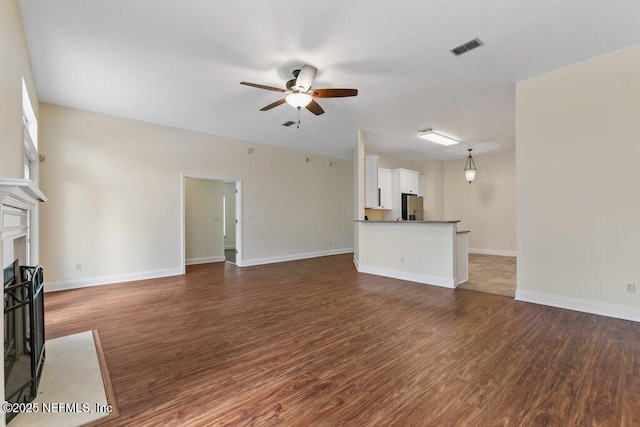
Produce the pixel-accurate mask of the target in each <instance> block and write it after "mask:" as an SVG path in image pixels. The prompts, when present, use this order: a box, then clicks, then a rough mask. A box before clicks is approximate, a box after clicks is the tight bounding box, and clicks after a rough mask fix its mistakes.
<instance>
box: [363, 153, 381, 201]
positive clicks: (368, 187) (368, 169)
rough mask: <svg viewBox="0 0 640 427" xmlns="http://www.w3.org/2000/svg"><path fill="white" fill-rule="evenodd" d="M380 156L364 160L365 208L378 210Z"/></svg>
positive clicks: (366, 157) (367, 157)
mask: <svg viewBox="0 0 640 427" xmlns="http://www.w3.org/2000/svg"><path fill="white" fill-rule="evenodd" d="M378 188H380V187H378V156H365V158H364V207H365V208H377V207H378V206H380V200H378Z"/></svg>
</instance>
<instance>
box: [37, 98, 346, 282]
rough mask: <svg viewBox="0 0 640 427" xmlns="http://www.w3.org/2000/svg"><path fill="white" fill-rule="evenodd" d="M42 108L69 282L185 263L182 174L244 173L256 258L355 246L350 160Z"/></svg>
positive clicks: (58, 249) (169, 270)
mask: <svg viewBox="0 0 640 427" xmlns="http://www.w3.org/2000/svg"><path fill="white" fill-rule="evenodd" d="M40 115H41V117H40V145H41V152H43V153H44V154H45V155H46V156H47V159H46V161H45V162H42V164H41V186H42V188H43V191H44V192H45V194H47V196H48V197H49V202H48V203H46V204H44V205H43V206H42V207H43V209H42V212H41V223H42V230H41V234H42V245H41V262H42V264H44V266H45V268H46V271H47V278H48V280H49V281H53V282H61V283H59V286H61V287H62V286H81V285H88V284H93V283H97V282H108V281H113V280H116V281H119V280H128V279H130V278H132V277H148V276H152V275H155V276H158V275H163V274H164V275H168V274H176V272H180V271H181V261H182V248H181V245H182V243H181V242H182V239H181V214H182V213H181V212H182V206H181V204H182V202H181V197H182V196H181V191H182V178H181V174H183V173H184V174H186V175H188V176H208V177H216V178H231V179H241V180H242V186H243V217H244V218H243V227H244V228H243V234H244V235H243V239H244V240H243V242H242V243H243V260H242V261H243V262H244V263H245V265H246V264H251V263H258V262H260V263H262V262H272V261H275V260H282V259H289V258H292V257H299V256H311V255H318V254H324V253H331V251H334V252H338V251H350V250H351V248H352V247H353V223H352V221H353V205H352V203H353V198H352V164H351V162H348V161H344V160H339V159H331V161H332V162H333V166H327V165H326V162H327V160H328V159H327V158H324V157H320V156H316V155H309V154H303V153H300V152H297V151H293V150H288V149H282V148H276V147H270V146H264V145H257V144H249V143H247V142H243V141H239V140H233V139H228V138H223V137H216V136H211V135H206V134H201V133H196V132H189V131H184V130H180V129H175V128H168V127H163V126H158V125H153V124H148V123H143V122H137V121H133V120H127V119H122V118H117V117H111V116H106V115H102V114H95V113H90V112H86V111H80V110H74V109H69V108H64V107H59V106H54V105H49V104H41V105H40ZM249 147H252V148H253V153H251V154H249V153H248V148H249ZM305 157H310V158H311V161H310V162H309V163H305V162H304V159H305ZM248 217H251V220H248V219H247V218H248ZM329 241H331V243H332V244H331V246H330V245H329V243H328V242H329ZM80 263H81V264H82V269H81V270H77V269H76V265H77V264H80ZM49 288H50V289H51V286H50V287H49Z"/></svg>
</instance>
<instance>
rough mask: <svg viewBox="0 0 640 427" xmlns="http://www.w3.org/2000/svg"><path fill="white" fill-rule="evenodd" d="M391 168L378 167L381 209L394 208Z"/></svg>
mask: <svg viewBox="0 0 640 427" xmlns="http://www.w3.org/2000/svg"><path fill="white" fill-rule="evenodd" d="M391 184H392V178H391V170H390V169H384V168H378V188H379V190H380V209H393V197H392V192H391V187H392V185H391Z"/></svg>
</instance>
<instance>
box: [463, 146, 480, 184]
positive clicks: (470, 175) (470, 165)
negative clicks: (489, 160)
mask: <svg viewBox="0 0 640 427" xmlns="http://www.w3.org/2000/svg"><path fill="white" fill-rule="evenodd" d="M471 150H473V149H472V148H469V149H468V151H469V157H467V163H466V164H465V165H464V179H466V180H467V181H469V184H471V181H473V180H474V179H475V178H476V172H477V171H478V169H477V168H476V164H475V162H474V161H473V157H471Z"/></svg>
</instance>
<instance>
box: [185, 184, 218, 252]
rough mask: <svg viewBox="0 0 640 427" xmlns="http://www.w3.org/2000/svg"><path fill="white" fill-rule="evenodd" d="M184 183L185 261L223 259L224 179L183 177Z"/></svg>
mask: <svg viewBox="0 0 640 427" xmlns="http://www.w3.org/2000/svg"><path fill="white" fill-rule="evenodd" d="M184 187H185V188H184V190H185V193H184V205H185V254H186V261H187V264H203V263H206V262H217V261H223V260H224V235H223V229H222V224H223V222H222V217H223V215H224V213H223V211H222V195H223V182H222V181H217V180H211V179H196V178H185V182H184Z"/></svg>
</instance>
